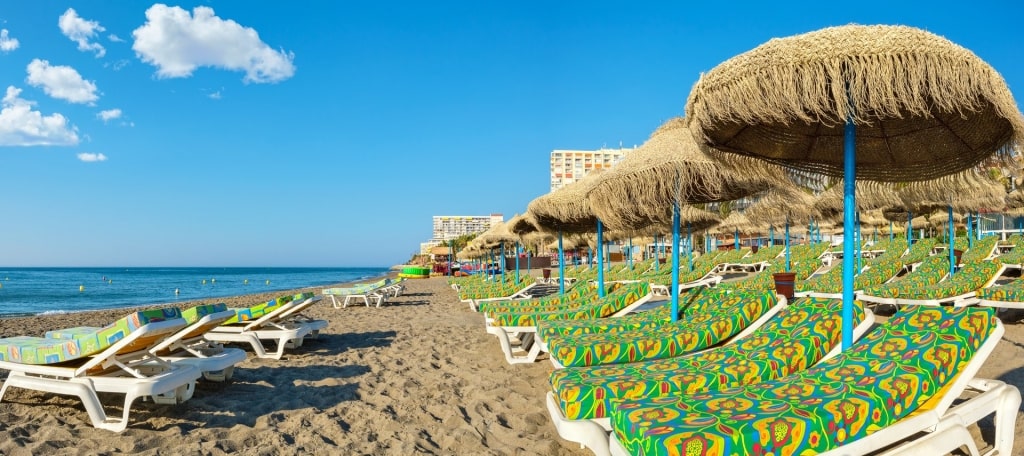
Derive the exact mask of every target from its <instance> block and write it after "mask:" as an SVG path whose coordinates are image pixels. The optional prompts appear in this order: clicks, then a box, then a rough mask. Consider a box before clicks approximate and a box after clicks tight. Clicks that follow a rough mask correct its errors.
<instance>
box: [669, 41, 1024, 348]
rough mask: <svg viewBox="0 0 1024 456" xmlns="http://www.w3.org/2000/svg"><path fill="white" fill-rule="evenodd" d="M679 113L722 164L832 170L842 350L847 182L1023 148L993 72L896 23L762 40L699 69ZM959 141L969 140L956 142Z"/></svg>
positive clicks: (847, 302)
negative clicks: (744, 161)
mask: <svg viewBox="0 0 1024 456" xmlns="http://www.w3.org/2000/svg"><path fill="white" fill-rule="evenodd" d="M811 81H813V82H814V83H816V84H817V86H816V85H814V84H809V82H811ZM796 88H800V89H802V90H795V89H796ZM779 100H785V102H779ZM686 112H687V114H688V117H687V122H688V125H689V126H690V128H691V130H693V132H694V136H695V137H697V138H698V139H699V140H700V141H701V142H703V143H704V144H706V145H707V146H709V147H712V148H716V149H717V150H720V151H722V155H728V156H727V157H723V158H724V159H726V160H730V161H733V162H735V161H737V160H740V159H741V157H755V158H759V159H763V160H768V161H771V162H774V163H778V164H781V165H784V166H786V167H789V168H791V169H794V170H797V171H799V172H805V173H823V174H827V175H832V176H836V177H839V176H842V177H844V182H843V186H844V187H843V197H844V205H843V232H844V236H845V237H846V239H845V241H844V243H843V244H844V248H843V250H844V255H843V311H842V313H843V331H842V332H843V335H842V346H843V348H844V349H845V348H848V347H849V346H850V345H851V344H852V342H853V274H852V273H853V267H854V264H853V255H854V249H853V242H852V241H853V239H852V236H853V233H854V230H855V226H854V225H855V213H856V211H857V204H856V193H855V188H856V187H855V180H856V179H858V178H860V179H868V180H875V181H883V182H903V181H912V180H920V179H933V178H937V177H940V176H944V175H949V174H954V173H958V172H961V171H963V170H966V169H969V168H971V167H973V166H975V165H977V164H978V163H980V162H981V161H983V160H986V159H989V158H992V157H993V155H995V156H996V159H995V160H992V161H997V160H999V159H1005V158H1006V157H1008V156H1009V154H1010V152H1011V151H1012V150H1013V149H1014V147H1015V146H1016V145H1018V144H1024V121H1022V120H1021V119H1022V118H1021V115H1020V113H1019V111H1018V109H1017V106H1016V102H1015V101H1014V100H1013V97H1012V95H1011V94H1010V92H1009V89H1008V88H1007V87H1006V84H1005V82H1004V81H1003V79H1002V77H1001V76H1000V75H999V74H998V73H997V72H996V71H995V70H994V69H992V68H991V67H990V66H989V65H988V64H987V63H985V62H984V61H982V60H981V59H980V58H978V57H977V56H975V55H974V54H973V53H971V52H970V51H968V50H967V49H964V48H963V47H960V46H957V45H955V44H953V43H952V42H950V41H948V40H946V39H945V38H942V37H940V36H938V35H935V34H932V33H929V32H926V31H923V30H920V29H916V28H912V27H906V26H861V25H847V26H841V27H831V28H826V29H823V30H818V31H814V32H810V33H805V34H802V35H797V36H792V37H788V38H781V39H773V40H771V41H769V42H767V43H765V44H762V45H760V46H758V47H757V48H755V49H753V50H751V51H748V52H746V53H744V54H740V55H739V56H736V57H734V58H732V59H729V60H727V61H726V62H723V63H721V64H719V65H718V66H717V67H715V68H714V69H712V70H711V71H708V72H706V73H704V74H703V75H702V76H701V78H700V80H699V81H698V82H697V84H696V85H695V86H694V88H693V90H692V91H691V93H690V97H689V100H688V102H687V106H686ZM858 133H859V135H858ZM965 137H970V138H976V139H977V140H976V141H971V142H970V143H968V142H965V141H960V140H957V139H956V138H965Z"/></svg>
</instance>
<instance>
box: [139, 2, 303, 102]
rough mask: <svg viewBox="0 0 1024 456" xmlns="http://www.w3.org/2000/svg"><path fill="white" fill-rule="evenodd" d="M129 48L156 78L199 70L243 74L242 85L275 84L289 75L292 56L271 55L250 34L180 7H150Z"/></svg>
mask: <svg viewBox="0 0 1024 456" xmlns="http://www.w3.org/2000/svg"><path fill="white" fill-rule="evenodd" d="M132 36H133V37H134V38H135V43H134V44H132V49H133V50H135V54H136V55H137V56H138V57H139V59H141V60H142V61H143V62H146V63H149V64H151V65H154V66H156V67H157V73H156V74H157V76H159V77H162V78H182V77H188V76H191V75H192V72H193V71H195V69H196V68H198V67H202V66H208V67H214V68H223V69H227V70H232V71H244V72H245V78H243V80H244V81H245V82H255V83H266V82H280V81H283V80H285V79H288V78H290V77H292V75H293V74H295V65H293V64H292V60H293V59H294V58H295V55H294V54H293V53H291V52H285V51H284V50H280V51H277V50H274V49H272V48H271V47H270V46H268V45H267V44H266V43H264V42H263V41H261V40H260V37H259V34H258V33H257V32H256V30H254V29H252V28H250V27H243V26H242V25H240V24H239V23H237V22H235V21H233V20H230V19H228V20H225V19H221V18H219V17H217V16H216V15H215V14H214V11H213V8H209V7H205V6H199V7H196V8H194V9H193V10H192V14H189V12H188V11H186V10H184V9H182V8H180V7H177V6H175V7H169V6H167V5H162V4H156V5H153V6H151V7H150V8H149V9H148V10H146V23H145V24H143V25H142V26H141V27H139V28H137V29H135V31H133V32H132Z"/></svg>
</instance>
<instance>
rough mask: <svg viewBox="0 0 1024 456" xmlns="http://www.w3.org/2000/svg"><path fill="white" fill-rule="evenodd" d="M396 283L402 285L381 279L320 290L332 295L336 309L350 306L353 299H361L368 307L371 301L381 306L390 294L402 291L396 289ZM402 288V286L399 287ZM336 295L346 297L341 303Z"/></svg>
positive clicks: (325, 294) (397, 283) (398, 284)
mask: <svg viewBox="0 0 1024 456" xmlns="http://www.w3.org/2000/svg"><path fill="white" fill-rule="evenodd" d="M395 285H397V286H398V287H402V285H401V283H400V282H396V283H392V282H390V281H389V279H381V280H379V281H377V282H373V283H369V284H359V285H355V286H352V287H340V288H324V289H323V290H321V291H320V294H322V295H324V296H330V298H331V304H332V305H333V306H334V308H335V309H343V308H345V307H348V304H349V302H350V301H352V300H353V299H361V300H363V303H364V304H366V307H370V303H371V301H372V302H373V304H374V305H375V306H376V307H380V305H381V304H383V303H384V302H385V301H386V300H387V298H388V296H391V295H394V296H397V295H398V294H397V293H399V292H400V291H397V292H396V291H394V290H395V288H393V287H394V286H395ZM398 290H401V288H398ZM335 297H338V298H340V297H344V299H343V300H342V302H341V303H340V304H339V303H338V299H336V298H335Z"/></svg>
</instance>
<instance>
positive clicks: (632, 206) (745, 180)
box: [587, 118, 785, 229]
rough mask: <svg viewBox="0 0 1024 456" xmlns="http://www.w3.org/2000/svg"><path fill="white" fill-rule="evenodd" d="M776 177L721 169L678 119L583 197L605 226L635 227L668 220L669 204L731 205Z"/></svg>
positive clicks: (756, 170)
mask: <svg viewBox="0 0 1024 456" xmlns="http://www.w3.org/2000/svg"><path fill="white" fill-rule="evenodd" d="M780 175H782V173H781V172H780V170H774V169H773V167H771V166H769V165H760V166H755V167H753V168H750V169H746V170H742V171H741V170H736V169H732V168H729V167H727V166H723V165H722V164H720V163H718V162H716V161H714V160H712V159H711V158H710V157H708V156H707V155H706V154H705V153H703V152H701V150H700V148H699V147H698V146H697V143H696V142H694V140H693V136H691V134H690V131H689V130H688V129H687V128H686V125H685V121H684V120H683V119H682V118H673V119H670V120H669V121H668V122H665V123H664V124H662V125H661V126H660V127H658V129H657V130H655V131H654V133H652V134H651V137H650V138H649V139H648V140H647V141H646V142H645V143H644V144H643V145H642V146H640V147H639V148H638V149H637V150H634V151H633V152H630V153H629V154H628V155H626V157H625V158H624V159H623V160H622V161H621V162H619V164H617V165H616V166H615V167H614V168H612V170H611V171H609V172H607V173H605V174H604V175H603V176H601V178H600V179H599V181H598V182H597V183H595V185H594V186H593V188H592V189H591V190H590V191H589V193H588V194H587V199H588V200H589V202H590V207H591V208H593V210H594V212H596V213H597V215H598V216H600V218H601V221H603V222H605V223H606V224H608V226H609V227H612V228H622V229H630V228H632V229H638V228H643V227H645V226H647V225H649V224H655V223H662V222H668V221H670V220H671V217H672V207H673V206H674V205H679V206H683V205H686V204H701V203H709V202H717V201H730V200H734V199H738V198H742V197H744V196H747V195H750V194H753V193H756V192H760V191H764V190H766V189H767V188H768V187H769V186H771V185H782V184H784V183H785V181H783V180H780V179H779V177H778V176H780ZM669 223H670V222H669ZM683 223H685V222H683Z"/></svg>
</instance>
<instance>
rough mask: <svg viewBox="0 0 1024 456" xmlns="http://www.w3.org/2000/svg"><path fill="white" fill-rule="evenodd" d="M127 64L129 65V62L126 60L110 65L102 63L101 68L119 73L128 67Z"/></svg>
mask: <svg viewBox="0 0 1024 456" xmlns="http://www.w3.org/2000/svg"><path fill="white" fill-rule="evenodd" d="M129 63H131V61H130V60H128V59H120V60H118V61H116V62H113V63H110V62H105V63H103V68H110V69H112V70H114V71H121V69H122V68H124V67H126V66H128V64H129Z"/></svg>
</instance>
